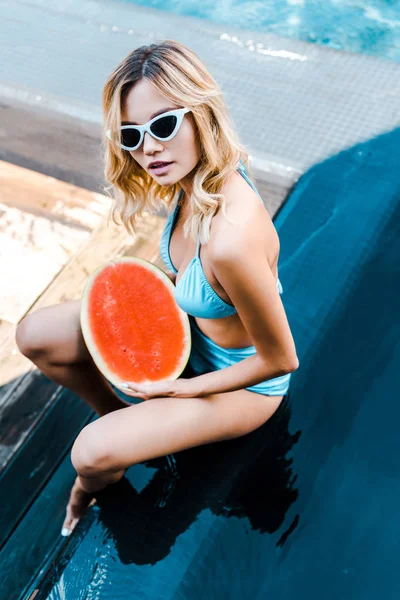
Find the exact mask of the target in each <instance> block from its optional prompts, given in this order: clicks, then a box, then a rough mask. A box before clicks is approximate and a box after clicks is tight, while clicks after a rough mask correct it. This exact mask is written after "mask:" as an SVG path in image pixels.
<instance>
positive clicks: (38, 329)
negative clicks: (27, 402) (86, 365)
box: [15, 300, 90, 364]
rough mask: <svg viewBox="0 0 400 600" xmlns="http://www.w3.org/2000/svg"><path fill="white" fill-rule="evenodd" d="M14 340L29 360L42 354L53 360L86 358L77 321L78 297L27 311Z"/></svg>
mask: <svg viewBox="0 0 400 600" xmlns="http://www.w3.org/2000/svg"><path fill="white" fill-rule="evenodd" d="M15 338H16V343H17V346H18V348H19V349H20V351H21V352H22V354H24V355H25V356H27V357H28V358H30V359H31V360H33V359H34V358H36V357H42V356H45V357H47V358H48V360H49V362H54V363H55V364H69V363H75V362H83V361H85V360H90V355H89V352H88V349H87V348H86V345H85V342H84V339H83V336H82V330H81V325H80V301H78V300H72V301H68V302H64V303H61V304H55V305H53V306H48V307H45V308H40V309H38V310H37V311H35V312H33V313H30V314H29V315H27V316H26V317H25V318H24V319H23V320H22V321H21V322H20V323H19V325H18V327H17V331H16V336H15Z"/></svg>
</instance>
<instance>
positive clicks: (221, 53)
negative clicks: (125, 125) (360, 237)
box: [0, 0, 400, 213]
mask: <svg viewBox="0 0 400 600" xmlns="http://www.w3.org/2000/svg"><path fill="white" fill-rule="evenodd" d="M0 6H1V10H2V16H3V18H2V21H1V24H0V31H1V34H2V35H1V40H2V41H1V46H0V48H1V54H2V77H1V82H0V100H1V99H2V98H3V100H4V101H5V102H10V101H11V100H12V99H14V100H16V101H22V102H24V103H28V104H30V105H34V106H35V107H42V108H44V109H45V110H49V111H56V112H58V113H61V114H64V115H68V116H69V117H75V118H77V119H80V120H82V122H86V123H88V125H89V123H90V124H92V125H93V124H98V125H99V135H100V134H101V130H100V125H101V122H102V114H101V90H102V88H103V85H104V83H105V80H106V78H107V76H108V75H109V73H110V72H111V71H112V69H113V68H114V67H115V66H116V64H118V62H119V61H120V60H121V59H122V58H123V57H124V56H126V55H127V54H128V53H129V52H130V51H132V49H134V48H136V47H138V46H140V45H143V44H150V43H154V42H157V41H161V40H162V39H165V38H171V39H176V40H178V41H181V42H182V43H184V44H187V45H188V46H190V47H191V48H192V49H193V50H194V51H195V52H196V53H197V54H198V55H199V56H200V57H201V59H202V60H203V61H204V62H205V64H206V65H207V67H208V68H209V70H210V71H211V73H212V74H213V76H214V77H215V78H216V80H217V81H218V83H219V84H220V85H221V88H222V91H223V93H224V95H225V98H226V100H227V103H228V105H229V108H230V112H231V116H232V119H233V121H234V123H235V126H236V128H237V130H238V132H239V135H240V138H241V140H242V142H243V143H244V144H245V145H246V146H247V148H248V150H249V152H250V154H251V157H252V166H253V173H254V176H255V177H256V179H257V181H258V183H259V185H261V186H262V187H261V189H260V192H261V194H262V195H263V197H264V199H265V202H266V204H267V205H268V208H269V210H270V212H271V213H275V211H276V210H277V208H278V207H279V205H280V204H281V203H282V200H283V199H284V197H285V196H286V194H287V191H288V189H290V188H291V186H292V185H293V183H294V181H296V180H297V179H298V177H299V175H300V174H301V173H303V172H304V171H305V170H307V169H308V168H309V167H310V166H311V165H313V164H315V163H317V162H319V161H321V160H323V159H325V158H327V157H329V156H331V155H333V154H335V153H337V152H338V151H340V150H343V149H345V148H348V147H350V146H352V145H353V144H356V143H358V142H360V141H364V140H367V139H370V138H372V137H374V136H376V135H378V134H380V133H383V132H385V131H389V130H391V129H393V128H394V127H396V126H397V125H398V124H399V123H400V109H399V103H398V98H399V96H400V63H396V62H393V61H389V60H384V59H378V58H373V57H370V56H364V55H357V54H348V53H345V52H342V51H337V50H332V49H329V48H327V47H323V46H317V45H315V44H308V43H305V42H300V41H296V40H292V39H286V38H280V37H278V36H276V35H271V34H262V33H260V32H256V31H245V30H241V29H237V28H234V27H225V26H219V25H215V24H212V23H207V22H205V21H201V20H197V19H194V18H190V17H182V16H176V15H172V14H170V13H160V11H158V10H152V9H145V8H142V7H139V6H136V5H134V4H131V3H121V2H108V1H107V2H106V1H96V2H93V1H87V0H83V1H78V0H71V1H67V0H61V1H60V2H57V4H56V5H53V4H51V3H49V2H48V1H45V0H31V1H30V2H29V3H28V2H25V1H18V2H12V3H11V2H6V1H5V0H0ZM21 135H23V132H20V136H21ZM6 144H7V145H8V147H9V149H10V152H13V150H14V151H15V144H16V142H14V141H13V140H7V141H6Z"/></svg>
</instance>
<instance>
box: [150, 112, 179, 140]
mask: <svg viewBox="0 0 400 600" xmlns="http://www.w3.org/2000/svg"><path fill="white" fill-rule="evenodd" d="M177 121H178V119H177V117H176V116H175V115H169V116H168V117H162V118H161V119H157V121H155V122H154V123H153V124H152V125H151V127H150V129H151V132H152V133H154V135H156V136H157V137H159V138H167V137H169V136H170V135H171V133H172V132H173V131H174V129H175V127H176V123H177Z"/></svg>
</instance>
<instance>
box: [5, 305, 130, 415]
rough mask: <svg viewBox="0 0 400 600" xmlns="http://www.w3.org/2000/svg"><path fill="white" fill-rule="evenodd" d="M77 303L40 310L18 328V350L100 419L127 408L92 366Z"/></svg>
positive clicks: (25, 319)
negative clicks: (75, 395) (81, 401)
mask: <svg viewBox="0 0 400 600" xmlns="http://www.w3.org/2000/svg"><path fill="white" fill-rule="evenodd" d="M80 304H81V303H80V300H72V301H70V302H65V303H63V304H56V305H54V306H49V307H46V308H41V309H39V310H37V311H36V312H33V313H31V314H29V315H27V316H26V317H25V318H24V319H23V320H22V321H21V322H20V323H19V325H18V327H17V333H16V342H17V345H18V348H19V349H20V351H21V352H22V354H24V355H25V356H26V357H27V358H29V359H30V360H31V361H32V362H33V363H34V364H35V365H36V366H37V367H38V369H40V371H42V373H44V374H45V375H46V376H47V377H49V378H50V379H52V380H53V381H55V382H56V383H58V384H60V385H62V386H64V387H67V388H69V389H70V390H72V391H73V392H75V393H76V394H77V395H78V396H80V397H81V398H82V399H83V400H84V401H85V402H87V403H88V404H89V406H91V407H92V408H93V410H94V411H96V413H97V414H98V415H99V416H102V415H105V414H107V413H109V412H112V411H115V410H118V409H121V408H125V407H127V406H130V405H131V403H129V402H125V401H123V400H122V399H121V398H119V397H118V396H117V394H116V393H115V392H114V391H113V389H112V387H111V386H110V384H109V383H108V381H107V380H106V379H105V378H104V377H103V375H102V374H101V373H100V371H99V370H98V369H97V367H96V366H95V364H94V362H93V360H92V358H91V356H90V354H89V352H88V350H87V348H86V345H85V342H84V339H83V336H82V332H81V326H80Z"/></svg>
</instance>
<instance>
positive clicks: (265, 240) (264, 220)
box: [209, 172, 279, 260]
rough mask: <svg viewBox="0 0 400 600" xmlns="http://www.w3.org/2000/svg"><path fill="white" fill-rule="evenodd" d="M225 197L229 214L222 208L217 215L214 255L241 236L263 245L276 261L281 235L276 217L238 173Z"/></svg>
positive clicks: (213, 230)
mask: <svg viewBox="0 0 400 600" xmlns="http://www.w3.org/2000/svg"><path fill="white" fill-rule="evenodd" d="M221 193H222V194H223V195H224V198H225V211H226V216H227V217H228V218H226V217H225V214H224V212H223V211H222V210H219V211H218V213H217V214H216V215H215V216H214V217H213V219H212V222H211V228H210V238H209V251H210V254H211V256H212V255H215V256H216V255H218V254H219V253H220V252H226V251H228V252H229V250H230V248H233V247H234V245H235V241H236V240H238V239H241V240H242V242H243V243H244V244H246V241H248V242H249V244H250V242H251V245H253V244H254V243H257V244H260V245H261V247H262V248H264V249H265V252H266V254H267V256H268V260H270V259H271V260H274V259H275V258H276V255H277V254H278V253H279V238H278V234H277V232H276V229H275V226H274V224H273V222H272V219H271V217H270V215H269V213H268V211H267V209H266V208H265V206H264V203H263V202H262V201H261V200H260V197H259V196H258V194H257V193H256V192H255V191H254V190H253V188H252V187H251V186H250V185H249V183H248V182H247V181H246V180H245V179H244V178H243V177H242V175H240V174H239V173H237V172H235V173H232V174H231V175H230V176H229V177H228V179H227V181H226V182H225V183H224V185H223V186H222V189H221Z"/></svg>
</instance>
